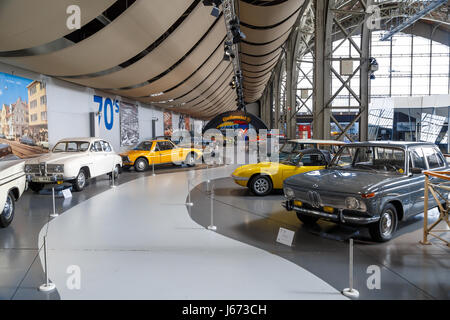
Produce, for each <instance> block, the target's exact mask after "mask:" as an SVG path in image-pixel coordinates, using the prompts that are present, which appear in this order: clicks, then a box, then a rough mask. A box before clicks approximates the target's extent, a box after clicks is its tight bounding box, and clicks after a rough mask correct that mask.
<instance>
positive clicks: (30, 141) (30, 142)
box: [19, 136, 36, 146]
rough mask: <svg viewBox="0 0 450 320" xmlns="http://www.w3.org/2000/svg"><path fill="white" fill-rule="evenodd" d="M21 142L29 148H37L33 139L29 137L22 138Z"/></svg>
mask: <svg viewBox="0 0 450 320" xmlns="http://www.w3.org/2000/svg"><path fill="white" fill-rule="evenodd" d="M19 141H20V143H22V144H26V145H29V146H35V145H36V143H34V140H33V138H31V137H28V136H23V137H22V138H20V140H19Z"/></svg>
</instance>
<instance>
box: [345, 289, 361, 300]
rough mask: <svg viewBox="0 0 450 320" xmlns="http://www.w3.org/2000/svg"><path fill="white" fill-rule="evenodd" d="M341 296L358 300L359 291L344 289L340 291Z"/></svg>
mask: <svg viewBox="0 0 450 320" xmlns="http://www.w3.org/2000/svg"><path fill="white" fill-rule="evenodd" d="M342 294H343V295H344V296H346V297H349V298H359V291H358V290H356V289H349V288H345V289H344V290H342Z"/></svg>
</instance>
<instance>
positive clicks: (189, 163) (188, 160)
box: [184, 153, 195, 167]
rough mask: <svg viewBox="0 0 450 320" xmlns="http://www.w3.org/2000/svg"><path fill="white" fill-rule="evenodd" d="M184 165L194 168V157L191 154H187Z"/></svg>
mask: <svg viewBox="0 0 450 320" xmlns="http://www.w3.org/2000/svg"><path fill="white" fill-rule="evenodd" d="M184 164H186V165H187V166H188V167H194V166H195V157H194V155H193V154H192V153H189V154H188V155H187V157H186V160H184Z"/></svg>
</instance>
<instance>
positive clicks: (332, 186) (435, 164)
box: [283, 141, 448, 241]
mask: <svg viewBox="0 0 450 320" xmlns="http://www.w3.org/2000/svg"><path fill="white" fill-rule="evenodd" d="M447 167H448V165H447V162H446V161H445V159H444V156H443V155H442V153H441V151H440V150H439V149H438V148H437V147H436V146H435V145H434V144H431V143H424V142H423V143H422V142H420V143H419V142H382V141H379V142H365V143H351V144H348V145H345V146H343V147H341V149H340V150H339V151H338V153H337V154H336V156H335V157H334V158H333V160H332V162H331V164H330V165H329V166H328V167H327V168H326V169H324V170H320V171H310V172H307V173H304V174H300V175H295V176H293V177H290V178H288V179H286V180H285V181H284V195H285V197H286V198H287V201H286V202H285V203H284V204H283V205H284V207H285V208H286V209H287V210H288V211H292V210H293V211H295V212H296V213H297V217H298V218H299V219H300V220H301V221H302V222H303V223H305V224H311V223H315V222H316V221H317V220H318V219H325V220H329V221H334V222H337V223H341V224H349V225H354V226H368V228H369V232H370V235H371V237H372V239H374V240H376V241H387V240H389V239H391V238H392V236H393V234H394V233H395V231H396V229H397V226H398V222H399V221H401V220H405V219H407V218H408V217H411V216H414V215H416V214H419V213H422V212H423V210H424V179H425V177H424V174H423V173H422V171H423V170H431V171H434V170H445V169H446V168H447ZM442 194H443V196H444V197H448V192H445V191H442ZM430 198H431V199H430V202H429V207H430V208H433V207H436V206H437V204H436V203H435V200H434V199H433V198H432V197H430Z"/></svg>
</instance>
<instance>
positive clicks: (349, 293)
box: [342, 239, 359, 298]
mask: <svg viewBox="0 0 450 320" xmlns="http://www.w3.org/2000/svg"><path fill="white" fill-rule="evenodd" d="M342 294H343V295H344V296H346V297H349V298H358V297H359V291H358V290H356V289H355V288H353V239H350V255H349V287H348V288H345V289H344V290H343V291H342Z"/></svg>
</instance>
